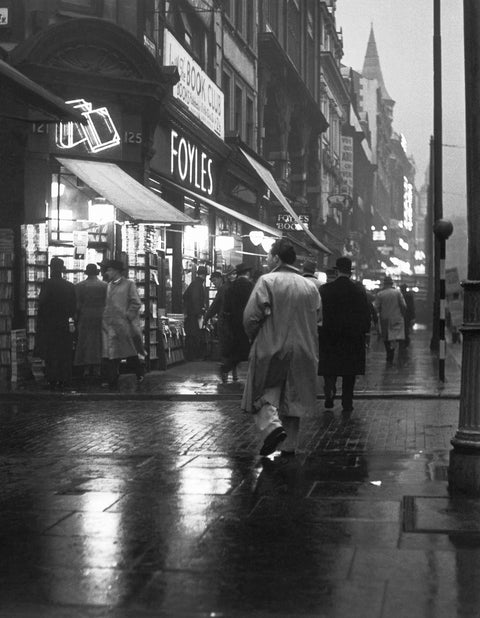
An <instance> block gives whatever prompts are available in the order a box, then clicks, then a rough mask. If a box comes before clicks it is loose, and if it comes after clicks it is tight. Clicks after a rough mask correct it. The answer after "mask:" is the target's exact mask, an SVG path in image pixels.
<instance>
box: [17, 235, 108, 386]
mask: <svg viewBox="0 0 480 618" xmlns="http://www.w3.org/2000/svg"><path fill="white" fill-rule="evenodd" d="M21 236H22V247H23V262H24V263H23V269H22V271H23V273H24V278H25V281H24V283H25V285H24V289H25V297H24V305H25V311H26V315H27V322H26V340H27V350H28V352H29V354H31V355H32V356H33V351H34V347H35V333H36V322H37V312H38V296H39V294H40V289H41V286H42V283H43V282H44V281H45V280H46V279H47V278H48V274H49V273H48V265H49V263H50V260H51V259H52V258H53V257H59V258H61V259H62V260H63V261H64V263H65V268H66V272H65V275H64V276H65V278H66V279H67V280H68V281H71V282H72V283H78V282H80V281H83V279H85V267H86V265H87V264H88V263H94V264H96V263H99V262H101V261H102V260H103V257H104V253H103V251H102V250H98V248H92V247H88V248H86V249H85V253H84V254H82V255H81V256H79V255H78V253H77V249H76V248H75V247H74V246H71V245H70V246H69V245H49V244H48V230H47V226H46V224H44V223H38V224H29V225H22V227H21ZM37 364H38V363H37ZM32 369H33V372H34V375H36V367H32Z"/></svg>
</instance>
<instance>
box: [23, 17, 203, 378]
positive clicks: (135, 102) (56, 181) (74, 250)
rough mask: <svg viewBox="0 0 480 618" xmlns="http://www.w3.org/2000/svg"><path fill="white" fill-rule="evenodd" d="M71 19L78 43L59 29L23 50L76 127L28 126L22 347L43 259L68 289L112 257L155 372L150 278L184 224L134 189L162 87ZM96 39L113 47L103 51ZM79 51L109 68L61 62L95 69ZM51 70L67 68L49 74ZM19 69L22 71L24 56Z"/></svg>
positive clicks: (116, 36)
mask: <svg viewBox="0 0 480 618" xmlns="http://www.w3.org/2000/svg"><path fill="white" fill-rule="evenodd" d="M73 21H75V22H77V21H79V20H72V22H73ZM81 21H82V22H85V21H88V22H90V23H89V26H91V27H89V29H88V32H89V36H88V37H86V39H85V38H84V37H82V40H81V41H79V40H78V36H79V32H80V33H81V32H82V31H83V32H85V31H86V30H85V29H84V28H80V29H79V28H78V25H77V27H74V26H72V24H71V22H67V23H66V24H62V25H59V26H55V27H54V28H53V30H55V32H51V30H47V31H45V32H46V34H44V35H43V36H44V37H46V40H44V41H43V44H40V48H39V49H38V54H37V56H35V48H33V49H32V48H31V46H30V49H29V50H28V55H27V56H28V58H36V60H37V61H40V62H41V63H42V74H43V75H44V76H45V77H46V81H48V76H50V78H51V79H52V80H53V77H52V73H54V72H55V69H54V68H53V67H56V70H57V71H58V70H60V71H61V72H62V74H63V75H64V79H63V81H62V86H63V90H64V91H63V92H62V93H58V94H59V96H61V97H62V98H63V99H64V100H65V101H66V102H67V104H68V105H70V106H72V108H73V109H75V110H77V111H78V112H80V113H81V114H82V116H83V117H84V118H85V119H86V122H85V123H84V124H77V123H73V122H69V123H62V124H58V125H42V124H34V125H33V128H32V131H31V133H30V135H29V139H28V146H27V155H26V162H25V217H24V221H25V223H24V224H23V225H22V226H21V239H22V248H23V259H22V269H21V286H20V291H21V292H22V297H21V304H22V308H23V310H24V311H25V316H26V320H25V326H26V334H27V345H28V349H29V351H30V352H32V351H33V347H34V340H35V326H36V319H35V316H36V313H37V298H38V293H39V284H40V283H41V282H42V281H43V280H44V279H45V278H46V277H47V276H48V264H49V262H50V260H51V258H52V257H54V256H58V257H61V258H62V259H63V260H64V262H65V266H66V269H67V272H66V277H67V278H68V279H69V280H70V281H72V282H73V283H77V282H78V281H81V280H82V279H84V277H85V274H84V271H85V267H86V265H87V264H88V263H94V264H99V263H101V262H103V261H104V260H105V259H110V258H114V257H115V258H120V259H122V260H123V262H124V263H125V264H126V265H127V267H128V276H129V277H130V278H132V279H134V280H135V282H136V283H137V287H138V290H139V293H140V296H141V298H142V302H143V308H142V314H141V316H142V320H143V331H144V338H145V347H146V349H147V351H148V362H149V365H150V367H151V368H156V367H158V366H162V365H163V364H164V363H163V362H162V354H163V352H162V346H161V340H160V336H159V324H160V320H159V317H160V315H161V313H162V302H163V306H164V291H163V290H162V289H161V286H160V280H161V263H162V256H164V254H165V249H166V242H165V238H166V232H165V230H166V228H167V227H168V226H176V227H177V228H178V229H182V228H183V226H185V225H191V224H193V223H194V221H193V219H192V218H191V217H189V216H188V215H187V214H185V213H183V212H181V211H180V210H178V209H176V208H175V207H174V206H172V205H171V204H169V203H168V202H167V201H166V200H165V199H163V198H162V197H161V196H159V195H157V194H155V193H154V192H152V191H151V190H149V189H148V188H147V187H145V186H144V185H143V184H142V182H143V179H144V176H145V168H146V166H148V161H147V155H148V148H147V145H148V144H149V142H150V138H151V130H152V129H153V126H154V125H152V124H151V118H153V119H155V118H156V116H157V115H158V113H159V108H160V106H161V103H162V95H161V92H162V91H163V92H166V91H167V90H168V79H166V77H165V75H164V74H162V73H161V71H160V69H159V67H158V66H157V65H156V63H155V62H154V61H153V59H152V58H151V57H150V56H149V55H148V52H146V50H145V49H144V48H143V47H142V46H141V45H139V44H138V43H137V41H136V40H135V39H134V38H133V37H131V36H130V35H129V34H128V33H126V32H125V31H123V30H121V29H119V28H117V27H116V26H114V25H113V24H106V23H102V22H99V21H97V20H81ZM65 30H66V31H67V32H65ZM106 31H108V32H106ZM47 34H48V36H47ZM69 35H70V36H69ZM107 35H108V36H107ZM52 36H53V40H52V38H51V37H52ZM62 41H63V49H58V48H57V44H56V42H58V44H59V45H61V44H62ZM106 41H109V42H110V44H112V45H113V43H112V41H114V43H115V44H114V45H113V47H112V48H110V47H109V44H108V43H106ZM89 45H90V47H91V46H92V45H93V46H95V45H96V46H97V47H98V50H97V53H98V54H104V55H105V54H109V59H110V61H111V62H110V63H105V64H102V66H104V67H106V70H107V74H105V75H103V78H102V75H99V73H98V70H99V67H98V66H95V67H93V66H92V70H91V71H90V72H89V71H88V70H85V66H88V65H85V64H82V63H80V62H78V63H72V57H71V56H69V50H71V53H72V54H75V55H76V59H77V60H81V59H83V60H84V61H85V62H87V60H90V62H91V63H94V64H95V55H92V54H91V53H89V50H88V46H89ZM120 49H123V50H124V51H123V53H124V54H125V57H123V58H121V57H120V56H119V54H120V52H119V50H120ZM82 50H83V51H82ZM59 62H60V63H61V62H64V63H65V67H66V66H68V68H69V70H68V71H67V70H66V68H65V67H64V68H63V69H59V68H58V63H59ZM23 64H24V66H25V69H26V70H28V69H30V70H32V64H31V62H28V61H27V57H25V54H24V58H23ZM72 66H75V67H78V66H82V69H81V70H80V69H78V68H75V69H72ZM115 67H116V68H115ZM94 69H95V70H94ZM120 73H123V75H122V76H121V77H120ZM133 75H136V76H137V77H136V78H133V77H132V76H133ZM140 76H141V77H140ZM167 77H168V76H167ZM177 79H178V76H177ZM173 81H175V76H174V75H172V79H171V82H173ZM166 82H167V83H166ZM57 86H58V82H57ZM100 86H102V88H100ZM169 87H170V88H171V83H170V85H169ZM57 89H58V88H57ZM127 93H128V96H127ZM153 112H155V113H153ZM152 114H153V116H152Z"/></svg>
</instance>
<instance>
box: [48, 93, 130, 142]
mask: <svg viewBox="0 0 480 618" xmlns="http://www.w3.org/2000/svg"><path fill="white" fill-rule="evenodd" d="M65 103H67V105H71V106H72V107H74V108H75V109H78V110H79V111H80V113H81V114H82V116H83V117H84V118H86V120H87V123H86V124H79V123H76V122H62V123H60V124H57V127H56V131H55V143H56V145H57V147H58V148H61V149H62V150H68V149H70V148H75V147H76V146H79V145H80V144H83V145H84V146H85V148H86V149H87V150H88V151H89V152H91V153H97V152H101V151H102V150H108V149H109V148H114V147H115V146H118V145H119V144H120V135H119V134H118V131H117V129H116V127H115V124H114V123H113V120H112V118H111V116H110V113H109V111H108V109H107V108H106V107H97V108H96V109H93V105H92V104H91V103H89V102H88V101H85V99H74V100H72V101H65Z"/></svg>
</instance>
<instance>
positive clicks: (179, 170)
mask: <svg viewBox="0 0 480 618" xmlns="http://www.w3.org/2000/svg"><path fill="white" fill-rule="evenodd" d="M170 172H171V173H172V174H173V175H174V176H175V177H176V178H178V179H179V180H180V181H182V182H183V183H187V184H189V185H191V186H192V188H195V189H198V190H199V191H201V192H202V193H205V194H207V195H212V193H213V190H214V175H213V161H212V159H211V158H210V157H209V156H208V155H207V153H206V152H204V151H203V150H202V149H201V148H199V147H198V146H196V145H195V144H193V143H192V142H190V141H189V140H188V139H187V138H185V137H183V136H181V135H179V133H177V131H174V130H173V129H172V132H171V134H170Z"/></svg>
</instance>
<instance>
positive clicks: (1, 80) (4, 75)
mask: <svg viewBox="0 0 480 618" xmlns="http://www.w3.org/2000/svg"><path fill="white" fill-rule="evenodd" d="M4 87H8V88H9V89H10V90H12V91H13V92H14V93H15V94H16V95H17V96H19V97H20V98H21V99H23V100H24V101H25V103H27V104H28V105H31V106H32V107H35V108H37V109H40V110H42V111H43V112H46V113H47V114H50V115H52V116H54V117H55V118H54V119H53V120H46V119H42V122H58V121H59V120H65V121H71V122H81V123H85V122H87V120H86V118H84V117H83V116H82V114H80V113H79V112H78V111H76V110H74V109H73V108H72V107H70V106H69V105H66V104H65V103H64V102H63V101H62V99H61V98H60V97H57V96H56V95H54V94H52V93H51V92H49V91H48V90H46V88H43V86H40V85H39V84H37V83H36V82H34V81H32V80H31V79H29V78H28V77H27V76H26V75H24V74H23V73H20V71H17V69H14V68H13V67H12V66H11V65H9V64H8V63H6V62H4V61H3V60H0V89H1V90H3V88H4ZM0 113H2V112H1V110H0ZM32 122H33V121H32Z"/></svg>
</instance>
